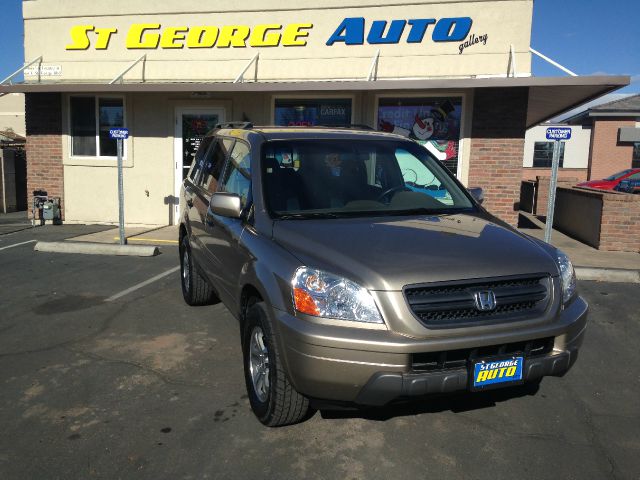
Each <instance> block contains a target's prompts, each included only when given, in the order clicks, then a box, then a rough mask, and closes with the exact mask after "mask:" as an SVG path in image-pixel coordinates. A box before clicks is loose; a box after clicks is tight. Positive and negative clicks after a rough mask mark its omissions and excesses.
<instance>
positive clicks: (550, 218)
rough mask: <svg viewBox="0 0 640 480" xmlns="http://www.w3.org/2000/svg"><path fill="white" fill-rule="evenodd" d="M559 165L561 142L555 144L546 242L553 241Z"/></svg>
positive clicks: (556, 141)
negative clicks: (552, 233) (552, 232)
mask: <svg viewBox="0 0 640 480" xmlns="http://www.w3.org/2000/svg"><path fill="white" fill-rule="evenodd" d="M558 165H560V140H555V141H554V142H553V162H552V164H551V180H550V181H549V198H548V202H547V220H546V222H545V224H544V241H545V242H547V243H549V242H550V241H551V231H552V230H553V213H554V210H555V206H556V186H557V184H558Z"/></svg>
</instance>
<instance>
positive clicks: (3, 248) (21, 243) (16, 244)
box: [0, 240, 37, 250]
mask: <svg viewBox="0 0 640 480" xmlns="http://www.w3.org/2000/svg"><path fill="white" fill-rule="evenodd" d="M35 242H37V240H27V241H26V242H20V243H14V244H13V245H7V246H6V247H0V250H6V249H7V248H13V247H19V246H20V245H26V244H27V243H35Z"/></svg>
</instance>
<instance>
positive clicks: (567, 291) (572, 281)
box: [557, 250, 576, 303]
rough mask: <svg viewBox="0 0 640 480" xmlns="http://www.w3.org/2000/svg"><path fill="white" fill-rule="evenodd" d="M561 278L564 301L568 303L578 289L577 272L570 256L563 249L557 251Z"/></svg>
mask: <svg viewBox="0 0 640 480" xmlns="http://www.w3.org/2000/svg"><path fill="white" fill-rule="evenodd" d="M557 256H558V266H559V267H560V279H561V280H562V303H567V302H568V301H569V300H570V299H571V297H573V294H574V293H575V291H576V272H575V270H574V269H573V264H572V263H571V260H569V257H567V255H565V253H564V252H562V251H561V250H558V251H557Z"/></svg>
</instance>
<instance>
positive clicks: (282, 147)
mask: <svg viewBox="0 0 640 480" xmlns="http://www.w3.org/2000/svg"><path fill="white" fill-rule="evenodd" d="M262 175H263V185H264V191H265V195H264V196H265V201H266V205H267V208H268V209H269V211H270V212H271V213H272V214H273V216H275V217H280V218H318V217H320V218H321V217H337V216H357V215H379V214H383V215H398V214H413V213H435V214H437V213H453V212H457V211H463V210H469V209H473V208H474V205H473V203H472V201H471V200H470V199H469V197H468V196H467V194H466V193H465V192H464V191H463V190H462V189H461V188H460V187H459V186H458V184H457V183H456V182H455V180H454V179H453V178H452V176H451V174H450V173H449V172H447V171H446V170H445V167H444V166H442V165H441V164H440V163H438V162H437V161H436V160H435V159H434V158H433V157H432V156H431V154H430V153H429V152H428V151H427V150H426V149H425V148H424V147H422V146H420V145H419V144H417V143H414V142H411V141H395V140H355V141H354V140H334V139H331V140H291V141H288V140H273V141H270V142H267V143H266V144H265V145H264V147H263V156H262Z"/></svg>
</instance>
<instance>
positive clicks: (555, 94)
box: [0, 75, 630, 128]
mask: <svg viewBox="0 0 640 480" xmlns="http://www.w3.org/2000/svg"><path fill="white" fill-rule="evenodd" d="M629 82H630V78H629V77H628V76H623V75H621V76H608V75H606V76H605V75H598V76H582V77H581V76H578V77H515V78H514V77H506V78H505V77H498V78H432V79H422V80H376V81H366V80H354V81H300V82H239V83H231V82H213V83H206V82H128V83H115V84H106V83H104V84H102V83H72V82H59V83H44V82H43V83H19V84H14V85H0V94H3V93H37V92H60V93H133V92H145V93H153V92H157V93H171V92H173V93H175V92H265V93H267V92H269V93H276V92H286V93H291V92H328V91H370V92H376V91H379V92H389V91H395V90H397V91H407V90H429V91H434V92H437V91H452V90H469V89H476V88H518V87H527V88H529V108H528V112H527V128H529V127H532V126H534V125H537V124H539V123H541V122H544V121H545V120H549V119H550V118H553V117H555V116H557V115H559V114H561V113H563V112H566V111H568V110H570V109H572V108H575V107H577V106H579V105H581V104H583V103H585V102H588V101H590V100H593V99H595V98H597V97H600V96H602V95H604V94H606V93H609V92H612V91H614V90H617V89H619V88H622V87H625V86H627V85H629Z"/></svg>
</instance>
